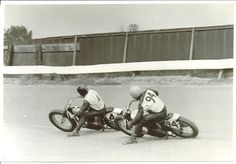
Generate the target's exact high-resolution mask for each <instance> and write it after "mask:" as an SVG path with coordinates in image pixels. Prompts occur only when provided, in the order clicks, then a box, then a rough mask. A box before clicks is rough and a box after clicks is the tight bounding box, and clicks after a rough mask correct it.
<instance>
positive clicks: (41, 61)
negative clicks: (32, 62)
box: [35, 44, 43, 65]
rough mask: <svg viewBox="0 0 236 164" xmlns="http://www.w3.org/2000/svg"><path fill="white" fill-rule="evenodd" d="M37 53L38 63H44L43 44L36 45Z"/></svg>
mask: <svg viewBox="0 0 236 164" xmlns="http://www.w3.org/2000/svg"><path fill="white" fill-rule="evenodd" d="M35 55H36V65H42V64H43V54H42V46H41V44H36V45H35Z"/></svg>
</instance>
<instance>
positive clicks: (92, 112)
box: [68, 86, 106, 137]
mask: <svg viewBox="0 0 236 164" xmlns="http://www.w3.org/2000/svg"><path fill="white" fill-rule="evenodd" d="M77 91H78V93H79V94H80V95H81V96H82V97H84V102H83V105H82V107H81V109H80V110H79V111H78V112H77V113H76V114H75V116H77V117H80V119H79V123H78V125H77V127H76V128H75V130H74V131H73V132H72V133H70V134H68V137H71V136H79V131H80V129H81V127H82V126H83V124H84V122H85V121H86V120H87V119H88V118H91V117H95V116H99V117H100V118H103V117H104V115H105V113H106V107H105V103H104V101H103V100H102V98H101V97H100V96H99V94H98V93H97V92H96V91H94V90H91V89H88V88H87V87H86V86H79V87H78V88H77ZM98 124H99V122H98ZM99 126H103V125H101V124H99Z"/></svg>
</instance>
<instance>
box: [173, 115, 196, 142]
mask: <svg viewBox="0 0 236 164" xmlns="http://www.w3.org/2000/svg"><path fill="white" fill-rule="evenodd" d="M178 121H179V124H180V125H181V127H182V130H177V129H172V130H171V131H172V132H173V133H175V134H176V135H177V136H179V137H183V138H195V137H197V136H198V133H199V130H198V127H197V126H196V125H195V123H194V122H192V121H190V120H188V119H187V118H184V117H182V116H180V118H179V120H178ZM186 129H187V130H186ZM185 130H186V131H185ZM189 131H190V132H189Z"/></svg>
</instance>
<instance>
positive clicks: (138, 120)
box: [124, 86, 168, 144]
mask: <svg viewBox="0 0 236 164" xmlns="http://www.w3.org/2000/svg"><path fill="white" fill-rule="evenodd" d="M129 93H130V95H131V96H132V97H133V98H134V99H136V100H138V101H139V105H138V112H137V114H136V116H135V118H134V119H133V120H132V121H129V122H128V123H127V129H131V128H132V126H134V125H136V126H135V129H134V132H133V133H132V135H131V138H130V139H129V140H128V141H127V142H124V144H131V143H137V139H136V137H142V136H143V135H144V134H143V132H142V129H143V124H144V123H145V124H151V123H153V122H158V121H160V120H162V119H164V118H165V117H166V115H167V110H166V106H165V104H164V103H163V101H162V100H161V99H160V98H159V97H158V95H159V94H158V91H156V90H153V89H145V90H144V89H142V88H141V87H140V86H132V87H131V88H130V90H129ZM147 133H148V134H152V135H155V136H158V137H164V136H167V135H168V134H167V133H166V131H164V130H161V129H155V130H151V129H148V132H147Z"/></svg>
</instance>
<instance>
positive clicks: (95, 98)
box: [84, 89, 105, 110]
mask: <svg viewBox="0 0 236 164" xmlns="http://www.w3.org/2000/svg"><path fill="white" fill-rule="evenodd" d="M84 100H86V101H88V102H89V104H90V107H91V108H93V109H95V110H101V109H103V108H104V107H105V103H104V101H103V100H102V98H101V97H100V96H99V94H98V93H97V92H96V91H95V90H91V89H90V90H88V93H87V95H86V96H85V97H84Z"/></svg>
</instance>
